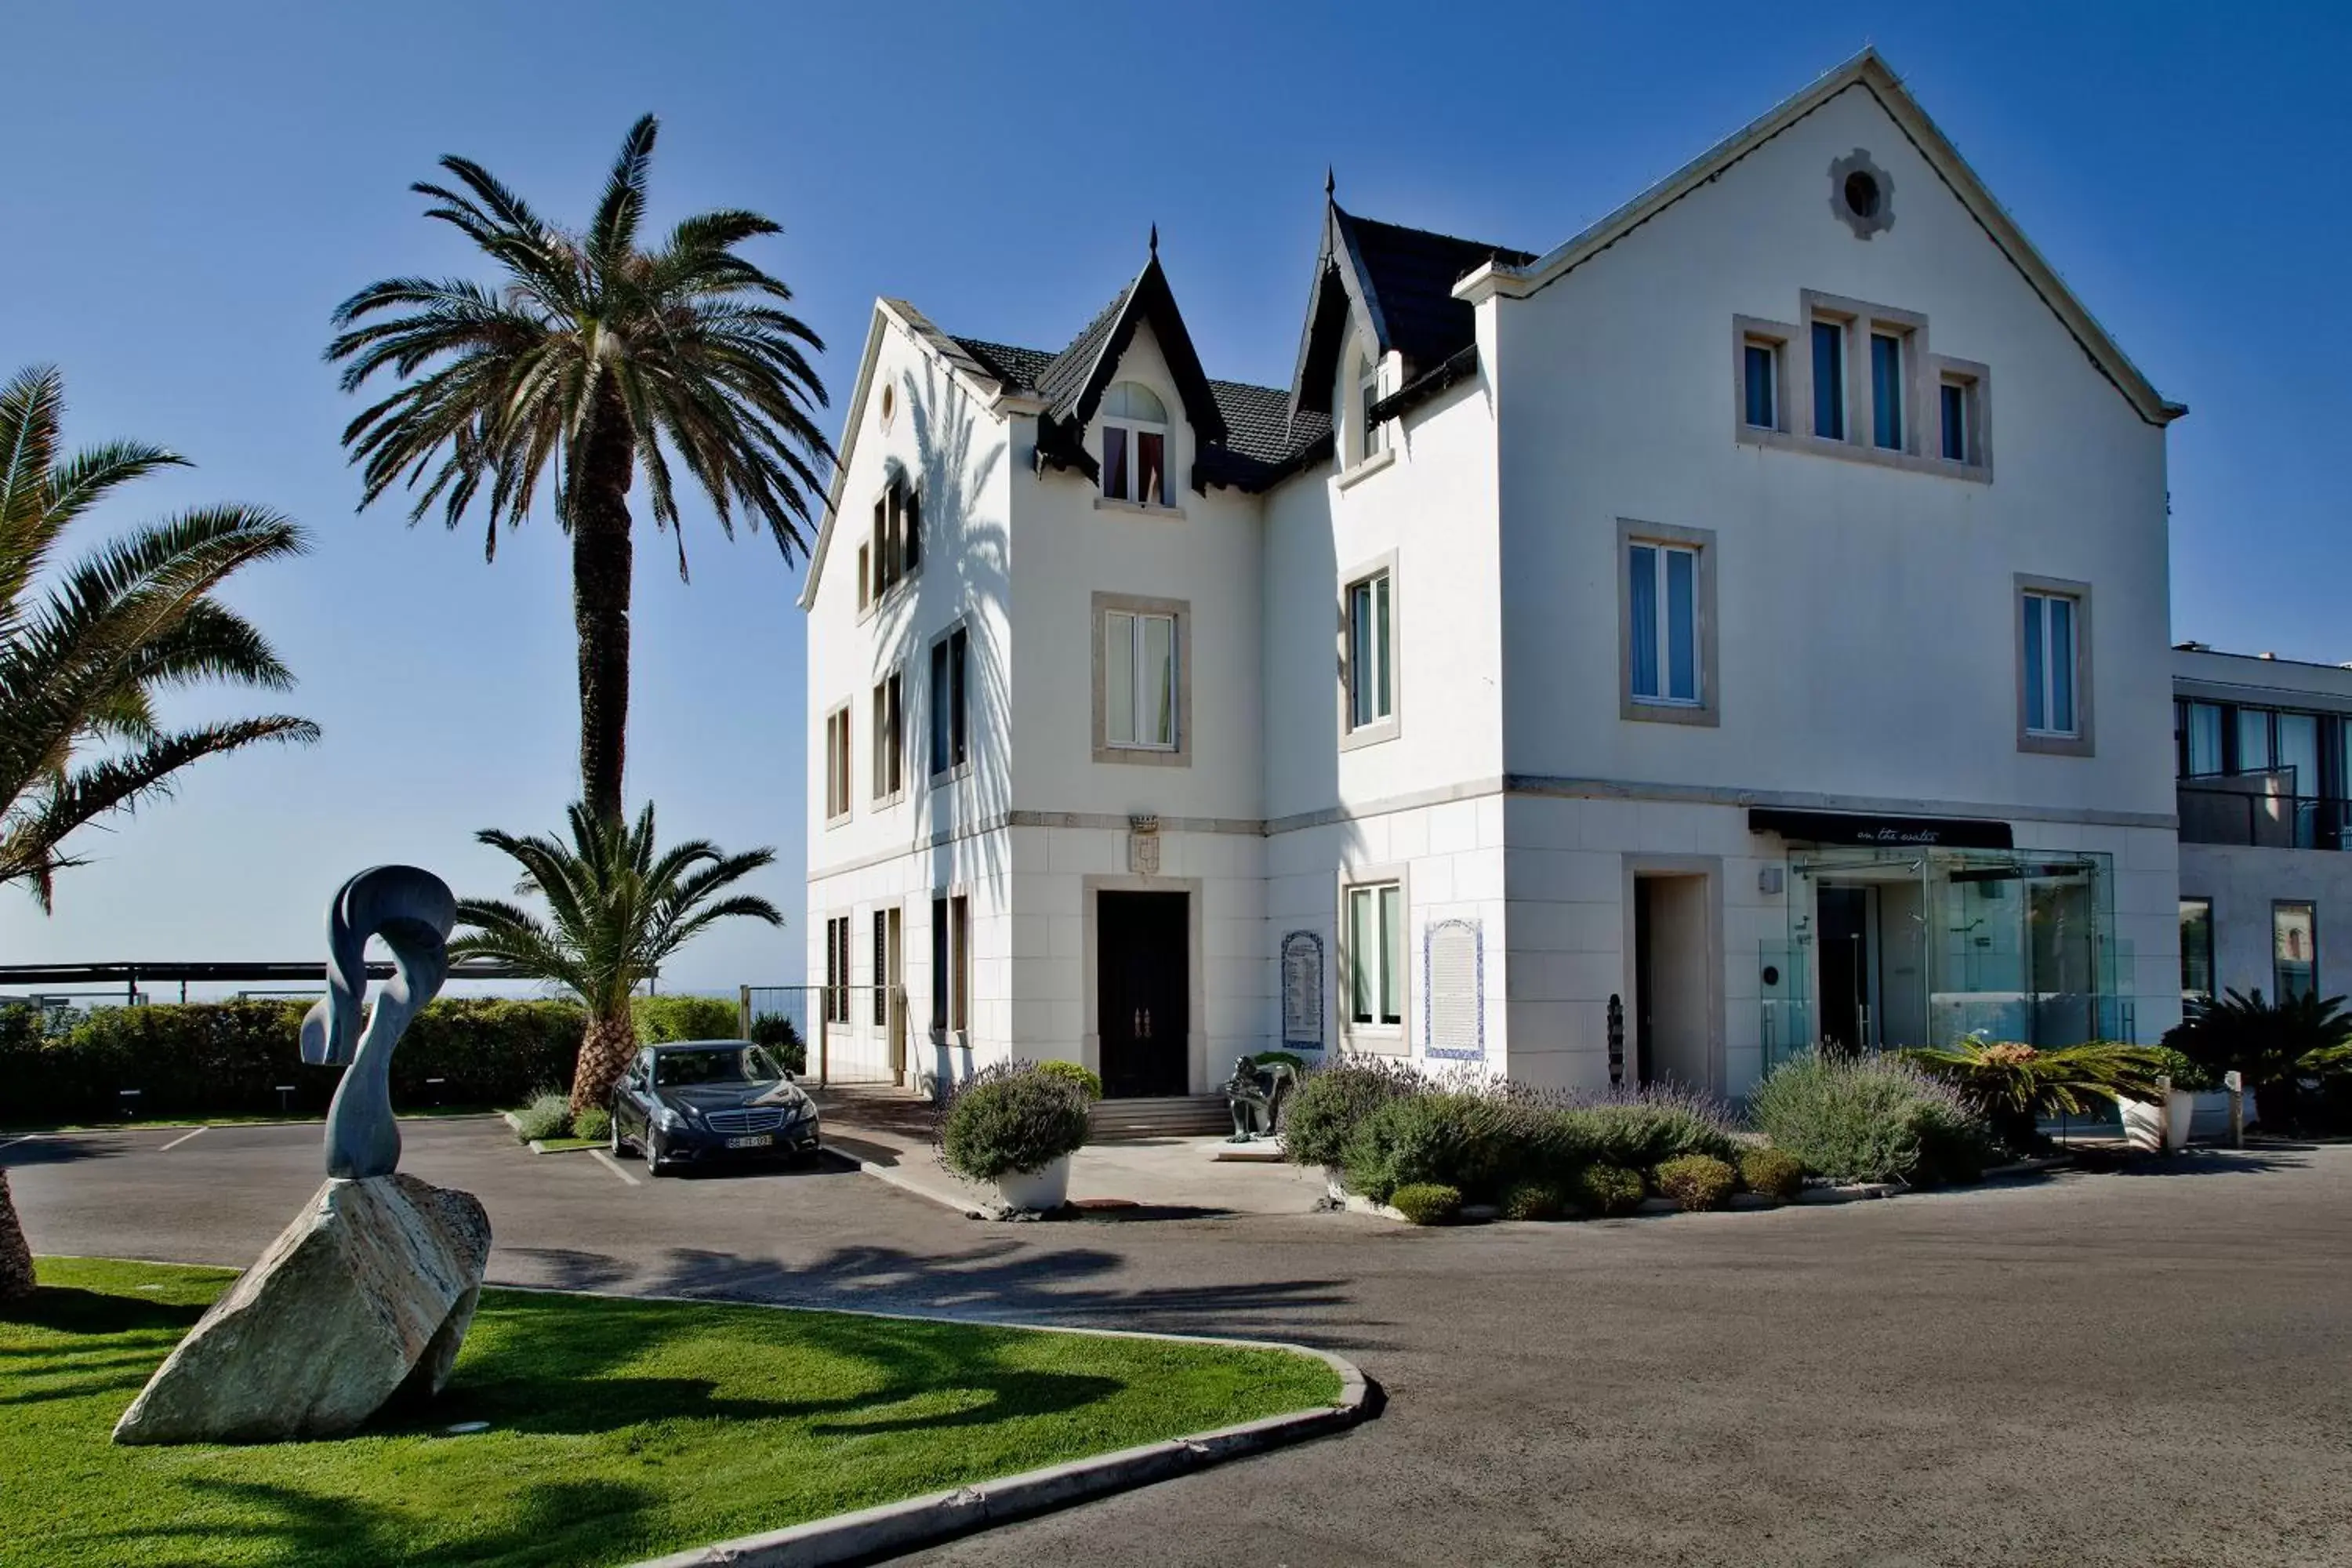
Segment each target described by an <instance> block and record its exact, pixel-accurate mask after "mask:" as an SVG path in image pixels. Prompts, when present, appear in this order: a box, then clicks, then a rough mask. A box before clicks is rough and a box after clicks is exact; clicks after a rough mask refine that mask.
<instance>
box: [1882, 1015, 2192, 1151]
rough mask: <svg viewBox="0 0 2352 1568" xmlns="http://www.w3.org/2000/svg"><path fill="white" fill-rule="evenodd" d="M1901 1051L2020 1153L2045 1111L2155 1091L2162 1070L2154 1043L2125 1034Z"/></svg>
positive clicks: (2092, 1106)
mask: <svg viewBox="0 0 2352 1568" xmlns="http://www.w3.org/2000/svg"><path fill="white" fill-rule="evenodd" d="M1896 1054H1897V1055H1898V1056H1900V1057H1902V1058H1904V1059H1905V1060H1906V1061H1909V1062H1911V1063H1913V1064H1914V1065H1915V1066H1916V1067H1918V1068H1921V1069H1922V1070H1924V1071H1926V1072H1927V1073H1928V1074H1930V1075H1931V1076H1933V1077H1936V1078H1940V1079H1945V1080H1946V1081H1948V1082H1949V1083H1950V1084H1952V1085H1953V1086H1954V1087H1955V1088H1957V1089H1958V1090H1959V1091H1960V1092H1961V1094H1963V1095H1964V1096H1966V1097H1967V1098H1968V1100H1969V1102H1970V1103H1971V1104H1973V1105H1974V1106H1975V1107H1976V1108H1977V1110H1979V1112H1981V1113H1982V1115H1983V1116H1984V1118H1985V1120H1986V1121H1989V1122H1990V1123H1991V1124H1992V1129H1993V1131H1994V1132H1995V1133H1997V1134H1999V1136H2000V1140H2001V1142H2004V1143H2006V1144H2007V1145H2009V1147H2010V1148H2011V1150H2012V1151H2015V1152H2019V1153H2022V1152H2025V1151H2027V1150H2028V1149H2031V1148H2032V1147H2033V1146H2034V1145H2035V1144H2037V1143H2038V1142H2041V1133H2040V1132H2039V1131H2038V1130H2037V1126H2036V1124H2037V1123H2038V1122H2039V1121H2040V1120H2041V1119H2042V1117H2044V1116H2051V1115H2061V1114H2063V1115H2066V1116H2082V1115H2085V1114H2087V1113H2088V1112H2090V1111H2092V1110H2096V1109H2097V1108H2098V1106H2099V1103H2100V1102H2101V1101H2105V1102H2106V1103H2107V1104H2110V1105H2112V1104H2114V1103H2115V1102H2116V1100H2119V1099H2123V1098H2126V1097H2129V1098H2132V1099H2136V1100H2145V1099H2148V1098H2151V1097H2152V1096H2153V1095H2154V1094H2155V1092H2156V1080H2157V1078H2158V1075H2159V1074H2160V1073H2162V1071H2163V1070H2164V1062H2163V1058H2162V1057H2161V1056H2160V1055H2159V1054H2158V1051H2157V1049H2156V1047H2152V1046H2134V1045H2126V1044H2125V1043H2124V1042H2122V1041H2119V1040H2093V1041H2091V1042H2089V1043H2088V1044H2086V1045H2079V1046H2057V1047H2051V1048H2049V1049H2046V1050H2045V1049H2042V1048H2041V1047H2035V1046H2029V1045H2024V1044H2021V1043H2020V1042H2018V1041H2015V1040H1986V1039H1983V1038H1981V1037H1975V1036H1971V1037H1969V1038H1966V1039H1963V1040H1959V1041H1957V1042H1955V1043H1954V1044H1952V1045H1950V1046H1937V1047H1912V1048H1910V1049H1907V1050H1903V1051H1899V1052H1897V1053H1896Z"/></svg>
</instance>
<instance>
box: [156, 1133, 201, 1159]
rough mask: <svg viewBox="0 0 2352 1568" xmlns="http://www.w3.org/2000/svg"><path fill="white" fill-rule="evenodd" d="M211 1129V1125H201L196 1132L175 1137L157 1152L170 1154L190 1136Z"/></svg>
mask: <svg viewBox="0 0 2352 1568" xmlns="http://www.w3.org/2000/svg"><path fill="white" fill-rule="evenodd" d="M209 1131H212V1129H211V1128H209V1127H199V1128H197V1129H196V1131H194V1132H190V1133H186V1134H184V1135H183V1136H181V1137H178V1138H174V1139H173V1140H172V1141H171V1142H169V1143H166V1144H164V1145H163V1147H162V1148H161V1149H158V1150H156V1151H155V1152H157V1153H158V1154H168V1153H170V1152H172V1151H173V1150H174V1149H176V1148H178V1147H179V1146H180V1145H181V1144H183V1143H184V1142H187V1141H188V1140H189V1139H190V1138H194V1137H195V1136H196V1135H197V1134H198V1133H204V1132H209Z"/></svg>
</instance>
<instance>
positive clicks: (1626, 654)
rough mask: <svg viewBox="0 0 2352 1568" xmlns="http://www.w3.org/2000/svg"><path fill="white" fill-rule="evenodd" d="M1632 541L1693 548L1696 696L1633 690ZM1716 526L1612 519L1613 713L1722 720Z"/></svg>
mask: <svg viewBox="0 0 2352 1568" xmlns="http://www.w3.org/2000/svg"><path fill="white" fill-rule="evenodd" d="M1636 544H1674V545H1680V546H1682V547H1683V548H1685V549H1687V550H1694V551H1696V552H1698V584H1697V590H1698V591H1697V594H1696V603H1695V604H1694V605H1693V609H1694V612H1695V614H1696V616H1697V619H1698V626H1697V632H1698V700H1697V701H1696V702H1695V703H1694V702H1664V701H1661V700H1658V699H1656V698H1651V697H1636V696H1634V695H1633V575H1632V573H1631V571H1630V570H1629V569H1628V563H1629V562H1630V561H1631V558H1632V551H1633V546H1634V545H1636ZM1717 549H1718V546H1717V542H1716V531H1715V530H1713V529H1711V528H1685V527H1682V526H1680V525H1678V524H1675V523H1667V522H1646V521H1643V520H1642V519H1640V518H1633V517H1621V518H1619V519H1618V520H1617V554H1616V558H1615V560H1614V561H1613V562H1612V564H1611V570H1612V572H1613V573H1614V574H1615V575H1616V578H1617V717H1618V718H1620V719H1623V720H1629V721H1633V722H1635V723H1644V724H1689V725H1696V726H1698V727H1701V728H1705V729H1714V728H1717V727H1718V726H1720V725H1721V724H1722V722H1723V695H1722V692H1723V688H1722V683H1721V682H1720V681H1719V680H1718V679H1717V668H1718V666H1717V658H1716V653H1717V644H1718V641H1719V639H1718V637H1717V615H1716V578H1717V576H1718V575H1719V574H1720V570H1721V566H1722V563H1721V561H1719V560H1718V559H1717V554H1716V552H1717Z"/></svg>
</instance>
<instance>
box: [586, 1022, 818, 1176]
mask: <svg viewBox="0 0 2352 1568" xmlns="http://www.w3.org/2000/svg"><path fill="white" fill-rule="evenodd" d="M631 1148H634V1149H635V1150H637V1151H638V1152H640V1153H642V1154H644V1155H645V1157H646V1169H647V1170H648V1171H650V1172H651V1173H653V1174H655V1175H656V1176H667V1175H670V1174H673V1173H676V1172H677V1171H678V1170H679V1169H681V1168H682V1167H684V1166H688V1165H715V1164H719V1163H722V1162H725V1161H728V1160H740V1159H744V1158H751V1159H787V1160H798V1161H807V1160H814V1158H815V1157H816V1152H817V1128H816V1107H815V1106H814V1104H812V1103H811V1102H810V1100H809V1097H808V1096H807V1095H805V1094H803V1093H802V1092H801V1089H800V1087H799V1086H798V1085H797V1084H795V1083H794V1082H793V1076H792V1074H790V1073H788V1072H786V1071H785V1070H784V1069H783V1068H781V1067H778V1066H777V1065H776V1058H773V1057H772V1056H770V1055H769V1054H768V1053H767V1051H766V1049H765V1048H763V1047H760V1046H756V1045H754V1044H752V1043H751V1041H749V1040H683V1041H680V1042H678V1043H677V1044H675V1045H665V1046H647V1047H646V1048H645V1049H644V1050H641V1051H639V1052H638V1053H637V1058H636V1060H635V1061H633V1062H631V1063H630V1064H629V1070H628V1071H626V1072H625V1073H623V1074H622V1075H621V1081H620V1082H619V1083H617V1084H615V1085H614V1088H613V1131H612V1152H614V1154H618V1153H620V1152H622V1151H623V1150H625V1149H631Z"/></svg>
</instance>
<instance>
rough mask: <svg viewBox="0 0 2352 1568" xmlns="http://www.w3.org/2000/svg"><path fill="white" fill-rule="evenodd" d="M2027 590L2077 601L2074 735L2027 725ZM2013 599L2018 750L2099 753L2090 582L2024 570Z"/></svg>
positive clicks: (2011, 641)
mask: <svg viewBox="0 0 2352 1568" xmlns="http://www.w3.org/2000/svg"><path fill="white" fill-rule="evenodd" d="M2028 594H2049V595H2057V596H2059V597H2061V598H2066V599H2072V600H2073V601H2074V733H2073V734H2071V735H2052V734H2045V733H2042V732H2041V731H2032V730H2028V729H2027V728H2026V727H2025V712H2026V709H2025V595H2028ZM2009 598H2010V613H2011V621H2010V633H2009V654H2010V658H2011V661H2012V662H2013V663H2014V664H2015V665H2016V668H2017V680H2016V686H2017V749H2018V750H2019V751H2021V752H2031V753H2033V754H2036V755H2040V756H2048V757H2094V756H2096V755H2098V744H2097V734H2096V731H2095V728H2094V725H2093V716H2094V714H2095V711H2096V707H2095V701H2094V697H2093V694H2094V691H2095V682H2094V680H2093V679H2092V662H2091V648H2092V646H2093V645H2092V638H2091V628H2092V626H2093V622H2092V618H2091V585H2090V584H2088V583H2078V582H2075V581H2074V579H2072V578H2068V577H2037V576H2035V575H2033V574H2031V573H2027V572H2020V573H2018V574H2017V577H2016V586H2015V587H2014V588H2013V589H2011V592H2010V595H2009Z"/></svg>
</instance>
